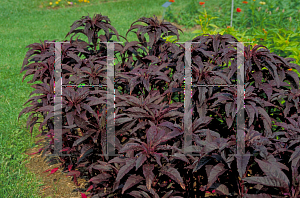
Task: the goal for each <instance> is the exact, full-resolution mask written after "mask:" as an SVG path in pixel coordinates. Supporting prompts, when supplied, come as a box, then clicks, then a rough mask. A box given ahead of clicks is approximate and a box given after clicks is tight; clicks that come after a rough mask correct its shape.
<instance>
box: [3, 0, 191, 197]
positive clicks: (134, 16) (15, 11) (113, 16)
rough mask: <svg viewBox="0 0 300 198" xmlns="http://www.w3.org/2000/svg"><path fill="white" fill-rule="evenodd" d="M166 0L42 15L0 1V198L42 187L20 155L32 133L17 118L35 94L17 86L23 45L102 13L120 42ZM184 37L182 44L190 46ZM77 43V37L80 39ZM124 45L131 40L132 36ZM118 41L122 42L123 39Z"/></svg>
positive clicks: (29, 4) (23, 1)
mask: <svg viewBox="0 0 300 198" xmlns="http://www.w3.org/2000/svg"><path fill="white" fill-rule="evenodd" d="M164 2H165V0H157V1H143V0H129V1H124V2H122V1H121V2H108V3H102V4H101V2H99V3H91V4H90V5H83V6H82V7H72V8H61V9H55V10H54V9H46V8H44V9H42V8H39V5H40V1H39V0H32V1H27V0H9V1H8V0H1V2H0V17H1V19H2V20H1V21H0V27H1V28H0V51H1V53H0V60H1V61H0V91H1V93H0V195H1V197H13V198H16V197H39V196H38V191H39V186H42V185H43V184H42V183H41V181H40V180H39V179H37V178H36V177H35V176H34V175H33V174H32V173H29V172H28V170H27V169H26V167H25V164H26V163H27V162H28V156H27V155H26V154H24V152H25V151H26V150H27V149H28V148H32V147H34V146H35V144H34V137H35V136H36V135H37V134H39V131H38V130H37V129H36V128H35V130H34V132H33V136H32V137H31V135H30V133H29V130H27V129H26V119H27V116H28V115H26V116H22V117H21V118H20V121H18V115H19V113H20V111H21V110H22V109H23V108H24V107H23V104H24V103H25V102H26V101H27V100H28V99H29V93H30V92H31V91H33V90H34V89H33V88H31V87H30V85H29V84H27V83H26V82H27V81H29V80H30V79H29V78H27V79H25V81H24V82H22V78H23V75H24V73H23V74H20V69H21V66H22V63H23V59H24V57H25V54H26V52H27V49H26V48H25V47H26V46H27V45H29V44H32V43H36V42H39V40H42V41H43V40H54V39H57V40H60V41H62V40H64V38H65V35H66V34H67V33H68V31H69V30H70V25H72V23H73V22H74V21H75V20H78V19H80V18H81V17H82V16H86V15H88V14H89V15H90V16H91V17H92V16H93V15H94V14H95V13H101V14H102V15H106V16H108V17H109V18H110V20H111V22H112V25H113V26H114V27H115V28H116V29H117V30H118V32H119V33H120V34H121V35H123V36H125V34H126V32H127V30H128V29H129V27H130V25H131V24H132V23H133V22H134V21H136V20H138V19H139V18H140V17H151V16H153V15H156V16H162V13H163V9H162V7H161V5H162V4H163V3H164ZM192 35H193V34H191V33H185V34H184V35H182V36H181V37H180V38H181V39H180V41H181V42H184V41H187V40H191V39H192ZM81 38H82V37H81ZM128 39H129V41H131V40H135V35H134V34H133V33H130V34H128ZM121 41H124V40H123V39H122V40H121Z"/></svg>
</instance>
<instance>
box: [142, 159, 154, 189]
mask: <svg viewBox="0 0 300 198" xmlns="http://www.w3.org/2000/svg"><path fill="white" fill-rule="evenodd" d="M153 170H154V165H153V164H144V165H143V174H144V176H145V178H146V186H147V189H148V190H150V189H151V185H152V182H153V180H154V173H153V172H152V171H153Z"/></svg>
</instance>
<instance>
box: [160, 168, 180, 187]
mask: <svg viewBox="0 0 300 198" xmlns="http://www.w3.org/2000/svg"><path fill="white" fill-rule="evenodd" d="M161 173H162V174H165V175H167V176H169V177H170V178H171V179H172V180H174V181H175V182H177V183H178V184H179V185H180V186H181V188H183V190H185V185H184V183H183V180H182V177H181V176H180V173H179V172H178V171H177V170H176V169H175V168H172V167H169V168H168V169H166V168H165V169H162V170H161Z"/></svg>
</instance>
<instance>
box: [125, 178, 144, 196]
mask: <svg viewBox="0 0 300 198" xmlns="http://www.w3.org/2000/svg"><path fill="white" fill-rule="evenodd" d="M142 180H144V178H142V177H141V176H139V175H131V176H129V177H128V179H127V180H126V183H125V185H124V186H123V188H122V194H124V192H125V191H126V190H127V189H129V188H131V187H133V186H135V185H136V184H138V183H140V182H141V181H142Z"/></svg>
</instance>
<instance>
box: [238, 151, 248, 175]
mask: <svg viewBox="0 0 300 198" xmlns="http://www.w3.org/2000/svg"><path fill="white" fill-rule="evenodd" d="M248 154H250V152H249V151H248V152H247V153H246V155H241V156H235V157H236V163H237V169H238V172H239V176H240V178H243V175H244V174H245V172H246V167H247V165H248V162H249V159H250V155H248Z"/></svg>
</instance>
